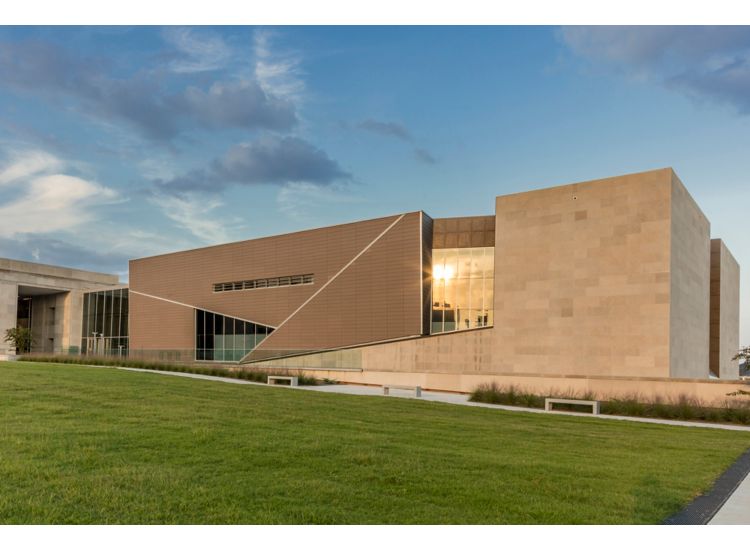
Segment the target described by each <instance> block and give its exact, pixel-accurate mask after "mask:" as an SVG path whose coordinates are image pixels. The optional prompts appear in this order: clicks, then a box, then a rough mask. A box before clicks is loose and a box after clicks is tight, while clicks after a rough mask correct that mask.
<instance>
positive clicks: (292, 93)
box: [253, 29, 305, 103]
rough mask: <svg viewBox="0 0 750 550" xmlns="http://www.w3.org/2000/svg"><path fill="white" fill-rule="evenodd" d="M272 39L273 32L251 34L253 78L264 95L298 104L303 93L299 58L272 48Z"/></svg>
mask: <svg viewBox="0 0 750 550" xmlns="http://www.w3.org/2000/svg"><path fill="white" fill-rule="evenodd" d="M274 38H275V34H274V33H273V31H269V30H266V29H258V30H256V31H255V32H254V34H253V54H254V58H255V78H256V79H257V80H258V82H259V83H260V85H261V87H262V88H263V90H264V91H265V92H266V93H268V94H272V95H274V96H278V97H282V98H286V99H288V100H290V101H294V102H297V103H299V102H301V101H302V99H303V95H304V92H305V81H304V79H303V78H302V70H301V60H300V57H299V55H295V54H293V53H290V52H286V53H282V52H279V51H278V50H277V49H275V48H273V47H272V42H273V40H274Z"/></svg>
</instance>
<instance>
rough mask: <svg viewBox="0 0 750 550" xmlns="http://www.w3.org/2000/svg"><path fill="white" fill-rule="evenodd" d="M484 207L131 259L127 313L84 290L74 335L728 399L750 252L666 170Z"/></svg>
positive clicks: (357, 366)
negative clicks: (731, 244)
mask: <svg viewBox="0 0 750 550" xmlns="http://www.w3.org/2000/svg"><path fill="white" fill-rule="evenodd" d="M493 207H494V213H493V214H489V215H479V216H469V217H460V218H431V217H430V216H429V215H428V214H426V213H424V212H421V211H418V212H406V213H400V214H396V215H393V216H388V217H384V218H378V219H373V220H365V221H360V222H355V223H348V224H342V225H336V226H331V227H324V228H319V229H313V230H309V231H301V232H297V233H291V234H286V235H278V236H271V237H265V238H260V239H253V240H248V241H241V242H235V243H228V244H222V245H217V246H211V247H206V248H200V249H195V250H188V251H182V252H175V253H171V254H164V255H160V256H154V257H149V258H141V259H137V260H132V261H131V262H130V281H129V288H128V290H127V297H126V298H123V295H122V290H120V293H121V294H120V299H121V303H126V310H127V315H126V320H125V321H123V320H122V314H120V318H119V319H120V320H119V321H118V322H115V321H112V322H111V324H110V327H111V328H110V330H109V332H108V334H109V336H107V337H103V336H102V334H103V332H102V330H100V329H99V328H98V326H99V325H96V323H98V322H99V321H98V319H99V316H100V312H101V311H105V312H112V307H115V306H114V302H112V304H113V306H107V303H109V302H106V300H107V299H108V298H105V299H104V300H105V301H104V302H102V303H101V304H100V302H99V301H98V300H99V298H90V299H89V302H90V303H94V306H93V307H94V310H93V311H94V313H90V314H88V315H89V317H87V320H84V325H85V327H84V328H83V329H82V331H81V335H82V336H81V346H80V349H81V351H82V352H83V353H98V352H101V351H102V350H109V352H110V353H112V352H113V350H114V349H115V347H117V348H118V349H119V353H122V347H123V345H126V346H127V353H128V354H129V355H130V356H131V357H134V358H148V359H161V360H171V361H186V362H193V361H195V362H208V363H229V364H235V365H238V366H242V367H243V368H254V367H263V368H285V369H290V368H291V369H308V370H310V371H312V373H313V374H317V375H319V376H321V377H323V376H324V377H328V378H336V379H338V380H341V381H350V382H360V383H372V384H382V383H386V382H403V383H412V384H420V385H422V386H424V387H428V388H435V389H447V390H455V391H470V390H471V389H473V387H475V386H476V384H477V383H479V382H482V381H497V382H498V383H504V384H509V383H513V384H519V385H524V386H530V387H532V388H534V389H549V388H554V387H557V388H563V387H568V388H572V389H583V390H592V391H607V392H610V393H612V392H620V393H628V392H629V393H638V392H646V393H648V392H661V393H662V394H663V393H664V392H665V391H667V390H668V391H672V392H673V393H677V392H686V393H690V392H691V391H693V390H694V389H695V388H698V387H700V388H703V389H702V390H701V391H703V390H705V388H707V387H709V385H710V383H712V382H715V383H716V384H719V386H717V385H716V384H713V386H710V387H711V388H714V389H712V390H710V391H713V392H714V393H716V395H717V396H718V395H720V394H721V391H723V389H722V388H721V383H722V382H724V381H734V380H736V379H737V378H738V365H737V363H736V362H735V361H733V360H732V357H733V355H734V353H736V351H737V348H738V344H739V266H738V264H737V262H736V260H735V259H734V258H733V257H732V255H731V253H730V252H729V250H728V249H727V247H726V245H725V244H724V243H723V242H722V241H721V240H719V239H713V240H712V239H711V232H710V223H709V220H708V219H707V218H706V216H705V215H704V214H703V213H702V211H701V210H700V208H699V206H698V205H697V204H696V203H695V201H694V200H693V198H692V197H691V196H690V194H689V193H688V191H687V190H686V188H685V186H684V185H683V184H682V182H681V181H680V180H679V178H678V177H677V176H676V174H675V173H674V172H673V171H672V170H671V169H669V168H667V169H661V170H654V171H650V172H643V173H638V174H629V175H624V176H618V177H612V178H606V179H601V180H595V181H588V182H582V183H575V184H570V185H563V186H559V187H553V188H548V189H540V190H535V191H529V192H524V193H517V194H511V195H504V196H499V197H497V198H496V199H495V204H494V205H488V210H490V211H491V210H492V209H493ZM97 291H98V292H100V293H101V292H102V289H97ZM92 292H93V291H92ZM104 292H105V294H106V292H107V291H106V290H105V291H104ZM123 299H125V300H126V302H122V300H123ZM102 304H103V305H102ZM100 306H101V307H100ZM102 308H103V309H102ZM87 311H88V309H87ZM119 311H120V312H122V311H123V308H122V305H121V306H120V309H119ZM91 315H94V317H93V319H94V321H92V320H91V319H92V317H91ZM105 317H106V314H105ZM106 318H107V319H109V317H106ZM92 322H94V323H95V325H92ZM92 326H94V330H93V331H92V330H91V327H92ZM117 327H119V328H117ZM123 327H126V330H125V331H123ZM90 332H93V333H94V336H93V340H91V338H92V337H91V335H89V333H90ZM123 332H124V333H125V334H123ZM97 333H98V336H96V334H97ZM123 337H127V341H126V342H124V344H123V342H122V340H121V339H122V338H123ZM87 338H88V340H87ZM102 338H109V343H107V344H105V343H104V342H103V341H101V339H102ZM665 384H666V385H665ZM707 384H708V385H707ZM665 388H666V389H667V390H665ZM670 388H671V389H670ZM716 388H718V389H716ZM667 393H668V392H667ZM709 393H710V392H709Z"/></svg>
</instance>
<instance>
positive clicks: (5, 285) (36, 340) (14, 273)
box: [0, 258, 127, 357]
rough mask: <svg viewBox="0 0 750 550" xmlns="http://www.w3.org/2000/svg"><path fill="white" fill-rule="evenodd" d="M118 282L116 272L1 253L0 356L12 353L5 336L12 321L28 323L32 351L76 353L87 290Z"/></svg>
mask: <svg viewBox="0 0 750 550" xmlns="http://www.w3.org/2000/svg"><path fill="white" fill-rule="evenodd" d="M118 287H119V279H118V277H117V276H116V275H107V274H105V273H94V272H91V271H83V270H80V269H68V268H64V267H56V266H50V265H42V264H36V263H32V262H21V261H17V260H8V259H4V258H0V357H2V356H6V355H8V354H14V353H15V349H10V344H9V343H8V342H6V341H5V338H4V336H5V331H6V330H7V329H9V328H13V327H15V326H20V327H26V328H30V329H31V332H32V337H33V343H32V351H34V352H41V353H70V352H73V353H78V352H79V350H80V349H81V348H80V345H81V342H82V340H83V341H84V342H85V341H86V336H87V333H86V332H82V329H83V328H84V327H83V325H82V319H83V312H84V306H86V308H87V307H88V305H89V300H90V297H89V293H90V292H96V291H102V292H106V291H108V290H110V289H114V288H118ZM110 291H111V290H110ZM120 292H122V291H120ZM124 292H126V293H127V290H125V291H124ZM125 313H126V316H127V310H126V312H125ZM125 328H127V327H125ZM102 332H103V330H100V331H99V333H102ZM88 336H91V334H90V333H88ZM84 349H85V348H84ZM93 349H94V348H93V346H92V350H93ZM103 349H104V348H102V350H103Z"/></svg>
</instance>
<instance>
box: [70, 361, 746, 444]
mask: <svg viewBox="0 0 750 550" xmlns="http://www.w3.org/2000/svg"><path fill="white" fill-rule="evenodd" d="M82 366H91V365H82ZM104 368H116V369H119V370H129V371H134V372H148V373H153V374H166V375H169V376H181V377H184V378H197V379H199V380H211V381H213V382H226V383H229V384H250V385H253V386H265V387H271V388H282V389H285V390H288V389H294V390H303V391H316V392H322V393H340V394H346V395H372V396H380V397H384V396H383V388H382V387H380V386H358V385H354V384H331V385H326V386H295V387H293V388H292V387H290V386H282V385H273V386H268V385H267V384H263V383H261V382H250V381H249V380H239V379H237V378H224V377H221V376H208V375H206V374H190V373H187V372H172V371H163V370H147V369H134V368H131V367H104ZM390 394H391V395H390V397H398V398H402V399H419V400H420V401H434V402H438V403H449V404H452V405H466V406H469V407H482V408H486V409H499V410H504V411H517V412H528V413H536V414H558V415H566V416H587V417H591V416H592V415H591V414H589V413H577V412H570V411H551V412H548V411H545V410H543V409H532V408H528V407H514V406H511V405H491V404H489V403H474V402H473V401H469V396H468V395H467V394H464V393H448V392H437V391H422V397H414V392H413V391H408V390H397V389H392V390H390ZM596 418H599V419H602V420H620V421H623V420H624V421H627V422H643V423H646V424H666V425H669V426H686V427H690V428H711V429H715V430H733V431H743V432H750V426H739V425H734V424H714V423H711V422H688V421H686V420H666V419H662V418H638V417H634V416H615V415H609V414H603V415H599V416H597V417H596Z"/></svg>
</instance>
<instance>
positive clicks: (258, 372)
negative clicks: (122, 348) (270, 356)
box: [18, 355, 335, 386]
mask: <svg viewBox="0 0 750 550" xmlns="http://www.w3.org/2000/svg"><path fill="white" fill-rule="evenodd" d="M18 360H19V361H24V362H32V363H64V364H66V365H95V366H103V367H128V368H132V369H145V370H162V371H169V372H185V373H189V374H202V375H204V376H221V377H224V378H237V379H239V380H248V381H251V382H260V383H262V384H265V383H267V382H268V376H269V375H281V376H296V377H297V383H298V384H299V385H300V386H317V385H318V384H319V383H320V381H319V380H318V379H316V378H314V377H312V376H309V375H307V374H305V373H304V372H303V371H297V370H289V369H276V370H274V371H273V372H271V371H268V370H264V369H258V368H255V367H244V366H239V365H238V366H233V367H227V366H223V365H199V364H195V363H165V362H159V361H141V360H137V359H128V358H118V357H100V356H95V355H94V356H90V355H24V356H21V357H19V358H18ZM331 382H335V381H331V380H324V381H323V383H331Z"/></svg>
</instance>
